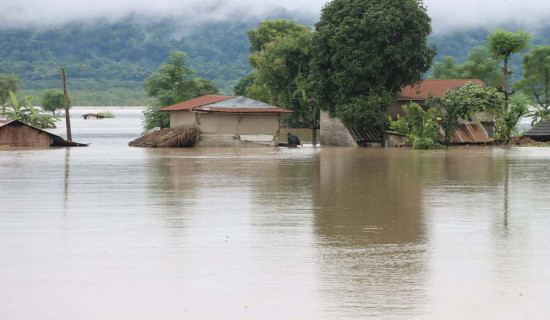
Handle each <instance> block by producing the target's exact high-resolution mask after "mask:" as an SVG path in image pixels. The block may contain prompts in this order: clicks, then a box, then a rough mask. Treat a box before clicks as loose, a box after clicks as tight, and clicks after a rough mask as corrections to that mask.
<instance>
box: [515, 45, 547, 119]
mask: <svg viewBox="0 0 550 320" xmlns="http://www.w3.org/2000/svg"><path fill="white" fill-rule="evenodd" d="M522 66H523V78H522V79H521V80H520V81H518V82H517V83H516V87H518V88H520V89H522V90H523V92H524V93H525V94H527V95H528V96H529V97H531V98H532V99H533V100H534V101H536V103H537V104H538V105H537V107H536V110H535V111H534V112H533V113H532V114H530V116H532V117H533V122H532V125H535V124H537V123H538V122H540V121H544V120H547V119H549V118H550V45H545V46H536V47H535V48H533V49H532V50H531V51H530V52H528V53H527V54H525V55H524V56H523V60H522Z"/></svg>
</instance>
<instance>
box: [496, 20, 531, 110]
mask: <svg viewBox="0 0 550 320" xmlns="http://www.w3.org/2000/svg"><path fill="white" fill-rule="evenodd" d="M530 41H531V36H530V35H529V33H527V32H525V31H522V30H518V31H517V32H516V33H514V32H510V31H505V30H502V29H501V30H496V31H494V32H493V33H491V34H490V35H489V36H488V37H487V46H488V47H489V52H491V54H492V56H493V58H495V59H500V60H502V61H503V62H504V66H503V67H502V75H503V84H502V86H501V87H498V88H499V91H501V92H502V93H504V109H505V110H506V111H508V109H509V101H510V96H511V95H513V94H514V93H515V91H509V90H508V80H509V76H510V75H511V74H512V70H510V69H509V68H508V60H509V59H510V56H511V55H512V54H514V53H520V52H522V51H523V50H526V49H527V48H529V45H530Z"/></svg>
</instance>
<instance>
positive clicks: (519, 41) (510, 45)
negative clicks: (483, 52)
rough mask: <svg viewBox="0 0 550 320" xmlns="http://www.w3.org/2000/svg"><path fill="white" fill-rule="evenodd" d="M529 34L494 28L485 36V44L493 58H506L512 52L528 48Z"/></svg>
mask: <svg viewBox="0 0 550 320" xmlns="http://www.w3.org/2000/svg"><path fill="white" fill-rule="evenodd" d="M530 41H531V36H530V35H529V33H527V32H525V31H522V30H518V31H517V32H515V33H514V32H510V31H506V30H502V29H500V30H496V31H494V32H492V33H491V34H490V35H489V36H488V37H487V45H488V47H489V51H490V52H491V54H492V56H493V58H495V59H498V60H508V59H509V58H510V56H511V55H512V54H514V53H520V52H522V51H523V50H526V49H527V48H529V45H530Z"/></svg>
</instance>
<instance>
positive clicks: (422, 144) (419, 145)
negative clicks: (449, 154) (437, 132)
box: [412, 138, 440, 149]
mask: <svg viewBox="0 0 550 320" xmlns="http://www.w3.org/2000/svg"><path fill="white" fill-rule="evenodd" d="M412 146H413V149H437V148H439V147H440V146H439V145H438V144H436V143H435V142H434V140H433V139H430V138H414V140H413V142H412Z"/></svg>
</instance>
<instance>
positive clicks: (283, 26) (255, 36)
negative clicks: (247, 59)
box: [247, 19, 307, 53]
mask: <svg viewBox="0 0 550 320" xmlns="http://www.w3.org/2000/svg"><path fill="white" fill-rule="evenodd" d="M304 28H307V27H304V26H302V25H299V24H297V23H296V22H295V21H292V20H286V19H279V20H266V21H263V22H260V24H259V25H258V29H249V30H248V32H247V34H248V40H249V42H250V51H251V52H252V53H255V52H260V51H262V50H263V49H264V46H265V45H266V44H268V43H270V42H272V41H273V40H275V39H277V38H280V37H283V36H288V35H296V34H300V33H303V31H304Z"/></svg>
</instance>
